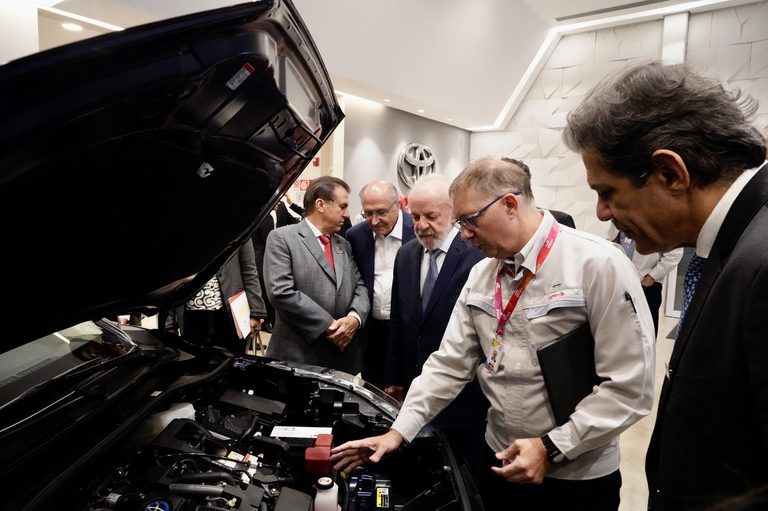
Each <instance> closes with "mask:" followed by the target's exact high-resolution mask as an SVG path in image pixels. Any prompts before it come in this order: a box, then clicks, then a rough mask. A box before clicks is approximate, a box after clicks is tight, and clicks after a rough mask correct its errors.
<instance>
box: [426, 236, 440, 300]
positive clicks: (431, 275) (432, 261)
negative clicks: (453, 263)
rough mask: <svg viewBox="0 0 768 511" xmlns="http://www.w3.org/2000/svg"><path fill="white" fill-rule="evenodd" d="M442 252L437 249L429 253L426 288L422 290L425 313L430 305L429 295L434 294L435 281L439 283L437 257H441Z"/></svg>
mask: <svg viewBox="0 0 768 511" xmlns="http://www.w3.org/2000/svg"><path fill="white" fill-rule="evenodd" d="M440 252H441V250H440V249H439V248H436V249H435V250H432V251H430V252H429V268H428V269H427V276H426V278H425V279H424V287H423V288H422V289H421V310H422V311H424V310H426V308H427V304H428V303H429V295H431V294H432V289H433V288H434V287H435V281H437V256H439V255H440Z"/></svg>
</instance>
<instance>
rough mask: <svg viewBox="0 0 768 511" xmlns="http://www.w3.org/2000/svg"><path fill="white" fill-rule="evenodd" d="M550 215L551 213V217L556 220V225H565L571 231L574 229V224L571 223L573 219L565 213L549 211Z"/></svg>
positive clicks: (554, 210)
mask: <svg viewBox="0 0 768 511" xmlns="http://www.w3.org/2000/svg"><path fill="white" fill-rule="evenodd" d="M549 212H550V213H552V216H553V217H555V220H557V223H558V224H560V225H565V226H567V227H570V228H571V229H575V228H576V223H575V222H574V221H573V217H572V216H571V215H569V214H568V213H566V212H565V211H557V210H556V209H550V210H549Z"/></svg>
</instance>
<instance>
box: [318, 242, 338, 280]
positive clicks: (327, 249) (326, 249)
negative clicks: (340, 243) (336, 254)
mask: <svg viewBox="0 0 768 511" xmlns="http://www.w3.org/2000/svg"><path fill="white" fill-rule="evenodd" d="M320 243H322V244H323V251H324V252H325V258H326V259H328V262H329V263H331V269H332V270H333V271H334V272H335V271H336V265H335V264H333V250H331V237H330V235H328V234H322V235H320Z"/></svg>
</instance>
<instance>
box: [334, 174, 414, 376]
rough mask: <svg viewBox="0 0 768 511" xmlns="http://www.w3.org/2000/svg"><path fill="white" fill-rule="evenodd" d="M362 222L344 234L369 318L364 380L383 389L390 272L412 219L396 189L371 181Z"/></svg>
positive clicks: (364, 194)
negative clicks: (365, 297)
mask: <svg viewBox="0 0 768 511" xmlns="http://www.w3.org/2000/svg"><path fill="white" fill-rule="evenodd" d="M360 202H361V203H362V204H363V217H364V218H365V222H363V223H359V224H357V225H355V226H354V227H352V228H351V229H349V230H348V231H347V233H346V234H345V236H346V238H347V240H348V241H349V244H350V245H351V246H352V255H353V256H354V258H355V263H357V267H358V269H359V270H360V273H361V274H362V275H363V281H364V282H365V287H366V288H368V298H370V300H371V317H370V318H368V321H367V322H366V325H365V329H364V331H363V335H362V339H363V340H364V346H365V347H364V354H363V378H364V379H365V380H366V381H368V382H370V383H372V384H374V385H376V386H377V387H379V388H382V389H383V388H384V385H385V384H386V381H385V378H384V358H385V357H386V355H387V343H388V341H389V317H390V303H391V301H392V298H391V295H392V269H393V267H394V264H395V255H397V251H398V250H399V249H400V247H401V246H402V245H403V244H405V243H407V242H408V241H410V240H412V239H413V221H412V219H411V215H410V214H408V213H405V212H403V211H400V208H399V207H398V206H399V203H400V201H399V194H398V193H397V188H395V185H393V184H392V183H389V182H387V181H373V182H371V183H368V184H367V185H365V186H364V187H363V189H362V190H360Z"/></svg>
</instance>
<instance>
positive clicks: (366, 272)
mask: <svg viewBox="0 0 768 511" xmlns="http://www.w3.org/2000/svg"><path fill="white" fill-rule="evenodd" d="M363 233H364V234H365V246H364V247H363V265H364V268H360V273H362V274H363V280H365V287H367V288H368V298H369V299H370V300H371V303H373V271H374V266H373V265H374V262H373V260H374V258H375V257H376V240H375V239H374V237H373V236H374V235H373V231H372V230H371V228H370V227H369V226H368V225H367V224H366V226H365V229H363Z"/></svg>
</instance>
